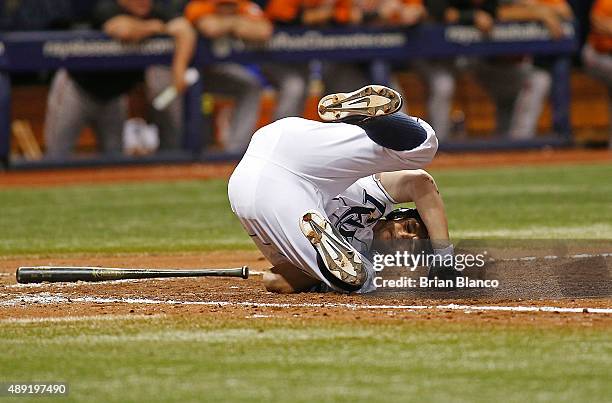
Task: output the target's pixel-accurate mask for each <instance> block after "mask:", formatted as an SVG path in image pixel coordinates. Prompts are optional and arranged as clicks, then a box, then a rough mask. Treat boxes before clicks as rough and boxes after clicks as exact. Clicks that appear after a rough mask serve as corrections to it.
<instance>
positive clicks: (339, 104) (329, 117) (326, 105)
mask: <svg viewBox="0 0 612 403" xmlns="http://www.w3.org/2000/svg"><path fill="white" fill-rule="evenodd" d="M401 107H402V96H401V95H400V94H399V92H397V91H395V90H392V89H391V88H389V87H385V86H382V85H366V86H365V87H363V88H361V89H359V90H357V91H355V92H350V93H344V92H339V93H337V94H330V95H327V96H324V97H323V98H321V100H320V101H319V107H318V111H319V116H320V117H321V119H322V120H323V121H325V122H341V121H343V120H345V119H347V118H350V117H357V118H362V119H369V118H373V117H376V116H385V115H390V114H392V113H395V112H397V111H399V110H400V108H401Z"/></svg>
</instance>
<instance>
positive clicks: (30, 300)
mask: <svg viewBox="0 0 612 403" xmlns="http://www.w3.org/2000/svg"><path fill="white" fill-rule="evenodd" d="M71 302H85V303H94V304H113V303H121V304H142V305H201V306H202V305H203V306H217V307H231V306H239V307H257V308H345V309H351V310H378V309H380V310H384V309H387V310H403V311H414V310H425V309H432V310H453V311H466V312H469V311H506V312H559V313H598V314H612V308H590V307H583V308H566V307H555V306H499V305H460V304H447V305H372V304H350V303H275V302H248V301H244V302H230V301H180V300H160V299H149V298H108V297H107V298H103V297H67V296H65V295H62V294H50V293H41V294H38V295H24V296H20V297H16V298H13V299H9V300H4V301H0V306H16V305H19V304H63V303H71Z"/></svg>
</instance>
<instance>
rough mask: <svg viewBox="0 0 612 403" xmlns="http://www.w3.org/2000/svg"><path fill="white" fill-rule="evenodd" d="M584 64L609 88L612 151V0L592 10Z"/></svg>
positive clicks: (597, 3) (600, 2) (598, 1)
mask: <svg viewBox="0 0 612 403" xmlns="http://www.w3.org/2000/svg"><path fill="white" fill-rule="evenodd" d="M582 62H583V63H584V68H585V70H586V71H587V72H588V73H589V74H591V75H592V76H594V77H597V78H599V79H600V80H602V81H603V82H604V83H605V84H606V85H607V86H608V92H609V94H610V99H609V100H608V106H609V110H610V113H609V115H608V116H609V117H610V121H611V123H610V143H609V144H610V148H611V149H612V0H596V1H595V4H594V5H593V8H592V9H591V32H590V34H589V37H588V41H587V44H586V45H585V46H584V48H583V50H582Z"/></svg>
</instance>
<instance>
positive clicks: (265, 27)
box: [185, 0, 273, 41]
mask: <svg viewBox="0 0 612 403" xmlns="http://www.w3.org/2000/svg"><path fill="white" fill-rule="evenodd" d="M185 17H187V19H188V20H189V21H190V22H191V23H192V24H193V25H194V26H195V27H196V28H197V29H198V31H200V33H201V34H202V35H204V36H205V37H207V38H218V37H221V36H226V35H233V36H235V37H237V38H240V39H244V40H247V41H265V40H267V39H268V38H269V37H270V35H272V29H273V28H272V24H271V23H270V22H269V21H268V19H267V18H266V16H265V14H264V13H263V11H262V10H261V8H260V7H259V6H258V5H257V4H256V3H253V2H251V1H246V0H192V1H190V2H189V3H188V4H187V6H186V7H185Z"/></svg>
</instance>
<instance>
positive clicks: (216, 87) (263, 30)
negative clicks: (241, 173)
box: [184, 0, 273, 153]
mask: <svg viewBox="0 0 612 403" xmlns="http://www.w3.org/2000/svg"><path fill="white" fill-rule="evenodd" d="M184 13H185V17H186V18H187V19H188V20H189V21H190V22H191V23H192V24H193V25H194V26H195V27H196V29H197V30H198V31H199V32H200V34H202V35H203V36H204V37H206V38H211V39H217V38H222V37H234V38H238V39H243V40H246V41H255V42H260V41H265V40H267V39H268V38H269V37H270V35H272V30H273V28H272V24H271V23H270V21H269V20H268V19H267V18H266V16H265V14H264V13H263V11H262V10H261V8H260V7H259V6H258V5H257V4H256V3H253V2H251V1H245V0H191V1H189V3H187V5H186V6H185V11H184ZM202 75H203V79H204V86H205V89H206V92H210V93H214V94H222V95H227V96H230V97H232V98H233V99H235V101H236V102H235V107H234V110H233V112H232V115H231V118H230V122H229V133H228V136H227V139H226V140H225V144H224V149H225V151H228V152H233V153H241V152H244V151H245V150H246V148H247V146H248V145H249V141H250V139H251V135H252V134H253V132H254V131H255V128H256V125H257V120H258V119H259V105H260V103H261V93H262V88H261V83H260V80H259V78H258V77H257V76H256V75H255V74H253V72H251V71H250V70H249V69H247V68H246V67H244V66H242V65H240V64H237V63H219V64H216V65H212V66H209V67H206V68H205V69H204V71H203V72H202Z"/></svg>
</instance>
